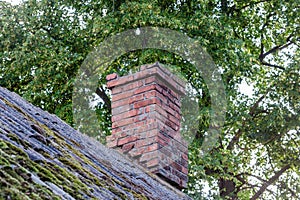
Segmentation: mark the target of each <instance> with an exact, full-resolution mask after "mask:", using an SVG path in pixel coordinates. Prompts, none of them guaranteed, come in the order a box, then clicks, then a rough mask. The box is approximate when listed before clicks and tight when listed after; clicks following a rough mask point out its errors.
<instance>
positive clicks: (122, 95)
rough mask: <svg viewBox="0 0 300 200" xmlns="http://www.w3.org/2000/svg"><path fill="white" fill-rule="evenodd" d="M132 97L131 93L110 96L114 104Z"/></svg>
mask: <svg viewBox="0 0 300 200" xmlns="http://www.w3.org/2000/svg"><path fill="white" fill-rule="evenodd" d="M132 95H133V91H127V92H122V93H119V94H115V95H112V97H111V100H112V102H116V101H118V100H122V99H127V98H129V97H132Z"/></svg>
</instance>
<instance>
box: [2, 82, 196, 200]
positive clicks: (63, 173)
mask: <svg viewBox="0 0 300 200" xmlns="http://www.w3.org/2000/svg"><path fill="white" fill-rule="evenodd" d="M0 188H1V192H0V199H109V200H110V199H168V200H170V199H174V200H178V199H190V198H189V197H187V196H185V195H184V194H183V193H181V192H180V191H176V190H175V189H173V188H172V187H169V186H168V185H167V184H164V183H163V181H161V180H160V179H159V178H157V177H156V176H155V175H152V174H150V173H148V172H147V171H146V170H144V169H142V168H141V167H139V166H137V165H135V164H134V163H132V162H131V161H130V160H128V159H127V158H125V157H124V156H123V155H121V154H120V153H118V152H117V151H115V150H112V149H108V148H106V147H105V146H103V145H102V144H100V143H99V142H98V141H96V140H95V139H93V138H90V137H88V136H86V135H84V134H81V133H80V132H78V131H76V130H75V129H73V128H72V127H70V126H69V125H67V124H66V123H65V122H63V121H62V120H61V119H59V118H58V117H57V116H55V115H52V114H49V113H48V112H45V111H43V110H41V109H40V108H38V107H35V106H33V105H32V104H30V103H28V102H26V101H25V100H23V99H22V98H21V97H20V96H19V95H17V94H15V93H12V92H10V91H8V90H7V89H5V88H1V87H0Z"/></svg>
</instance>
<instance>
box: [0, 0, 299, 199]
mask: <svg viewBox="0 0 300 200" xmlns="http://www.w3.org/2000/svg"><path fill="white" fill-rule="evenodd" d="M0 8H1V9H0V59H1V64H0V85H1V86H3V87H6V88H8V89H10V90H12V91H15V92H17V93H19V94H21V95H22V96H23V97H25V98H26V99H27V100H29V101H31V102H32V103H33V104H35V105H37V106H40V107H42V108H43V109H46V110H48V111H49V112H51V113H55V114H57V115H58V116H59V117H61V118H62V119H64V120H66V121H67V122H68V123H70V124H71V125H73V121H72V120H73V116H72V92H73V88H72V86H73V85H72V84H73V82H74V78H75V76H76V72H77V70H78V69H79V67H80V66H81V64H82V62H83V60H84V58H85V57H86V55H87V54H88V53H89V52H91V51H92V50H93V48H94V47H96V46H97V45H98V44H100V43H101V41H103V40H105V38H107V37H109V36H112V35H114V34H116V33H119V32H121V31H125V30H127V29H133V28H138V27H144V26H157V27H164V28H169V29H172V30H176V31H179V32H182V33H185V34H187V35H188V36H190V37H192V38H194V39H196V40H197V41H198V42H199V43H200V44H201V46H203V47H204V48H205V49H206V50H207V52H208V53H209V54H210V55H211V56H212V58H213V59H214V61H215V63H216V65H217V66H218V67H219V69H220V71H221V72H222V78H223V81H224V84H225V87H226V93H227V97H228V101H227V106H228V110H227V115H226V123H225V125H224V127H222V134H221V135H220V138H219V142H218V144H217V145H216V146H215V147H214V148H213V149H212V150H211V151H210V153H209V154H207V155H206V156H205V157H202V156H200V154H199V146H201V144H202V142H203V136H204V134H205V131H206V130H207V128H208V124H209V109H210V98H209V91H207V89H206V86H205V83H204V81H203V79H202V78H201V75H198V74H197V73H195V67H194V66H192V65H191V64H189V63H188V62H187V61H186V60H184V59H182V58H180V57H179V56H177V55H174V54H172V53H169V52H164V51H160V50H156V49H147V50H139V51H135V52H130V53H128V54H126V55H122V56H120V57H119V58H118V59H117V60H115V61H114V63H113V64H112V65H111V66H110V67H109V69H108V70H107V72H106V74H109V73H111V72H115V71H116V72H118V73H119V74H120V75H123V74H126V73H128V72H129V71H130V70H132V69H133V67H134V66H139V65H141V64H145V63H151V62H155V61H159V62H161V63H164V64H168V65H172V66H173V67H172V68H173V69H175V70H177V71H179V72H180V73H181V74H182V76H183V77H186V79H187V80H188V81H189V82H190V83H191V84H192V85H193V87H194V88H197V89H198V91H199V93H198V94H197V96H198V98H199V106H200V107H201V111H202V112H201V113H199V115H200V118H199V130H198V131H197V134H196V139H195V140H194V141H193V143H192V144H191V145H190V147H189V159H190V163H189V168H190V169H189V180H190V181H189V188H188V190H186V191H185V192H187V193H188V194H189V195H190V196H193V197H194V198H195V199H205V198H213V199H216V198H223V199H253V200H254V199H258V198H261V199H276V198H281V199H299V198H300V196H299V193H300V188H299V185H300V184H299V164H300V163H299V155H300V154H299V153H300V152H299V146H300V137H299V131H300V129H299V121H300V120H299V111H300V105H299V104H300V103H299V102H300V95H299V92H300V91H299V88H300V87H299V74H300V68H299V50H298V47H299V42H300V41H299V13H300V12H299V3H298V2H297V1H296V0H291V1H289V2H283V1H281V0H269V1H266V0H252V1H248V0H247V1H246V0H239V1H235V0H210V1H208V0H198V1H197V0H194V1H191V0H182V1H181V0H179V1H177V0H176V1H175V0H174V1H173V0H171V1H170V0H162V1H157V0H154V1H148V0H142V1H127V0H120V1H117V0H114V1H96V0H90V1H82V0H76V1H69V0H64V1H54V0H50V1H48V0H47V1H46V0H41V1H34V0H28V1H25V2H24V3H22V4H20V5H16V6H12V5H10V4H9V3H6V2H3V1H0ZM106 74H103V75H102V77H100V78H99V88H98V89H97V90H96V91H95V92H96V93H97V94H98V95H99V97H101V98H102V100H103V101H102V103H99V105H98V106H97V113H98V116H99V121H100V127H101V130H104V132H103V133H100V135H98V137H99V138H100V139H101V138H103V136H104V135H107V134H109V132H110V128H109V124H110V98H109V94H108V93H107V91H106V89H105V88H104V87H103V85H104V84H105V80H104V77H105V75H106ZM242 82H243V83H245V82H246V83H248V84H249V85H251V86H252V87H253V94H252V95H250V96H249V95H245V94H244V93H243V92H242V91H240V84H241V83H242ZM205 183H208V184H209V187H210V189H211V192H210V194H206V195H204V194H203V187H204V186H205Z"/></svg>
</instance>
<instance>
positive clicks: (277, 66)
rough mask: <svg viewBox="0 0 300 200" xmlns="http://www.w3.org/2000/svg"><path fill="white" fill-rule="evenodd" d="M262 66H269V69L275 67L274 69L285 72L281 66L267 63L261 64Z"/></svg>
mask: <svg viewBox="0 0 300 200" xmlns="http://www.w3.org/2000/svg"><path fill="white" fill-rule="evenodd" d="M261 64H262V65H265V66H269V67H274V68H277V69H282V70H285V68H284V67H282V66H279V65H273V64H270V63H267V62H261Z"/></svg>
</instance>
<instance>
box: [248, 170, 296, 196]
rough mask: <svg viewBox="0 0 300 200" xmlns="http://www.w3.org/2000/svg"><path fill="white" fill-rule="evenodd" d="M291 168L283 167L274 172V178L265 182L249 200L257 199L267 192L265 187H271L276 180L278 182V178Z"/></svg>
mask: <svg viewBox="0 0 300 200" xmlns="http://www.w3.org/2000/svg"><path fill="white" fill-rule="evenodd" d="M290 167H291V166H290V165H289V164H288V165H285V166H284V167H283V168H281V169H280V170H279V171H278V172H276V173H275V174H274V176H272V177H271V178H270V179H269V180H268V181H267V182H265V183H264V184H263V185H262V186H261V187H260V189H259V190H258V191H257V192H256V193H255V194H254V195H253V196H252V198H251V199H250V200H256V199H258V198H259V196H260V195H261V194H262V193H264V192H265V191H266V190H267V187H269V186H270V185H272V184H273V183H274V182H275V181H276V180H278V178H279V177H280V176H281V175H282V174H283V173H284V172H285V171H286V170H288V169H289V168H290Z"/></svg>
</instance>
